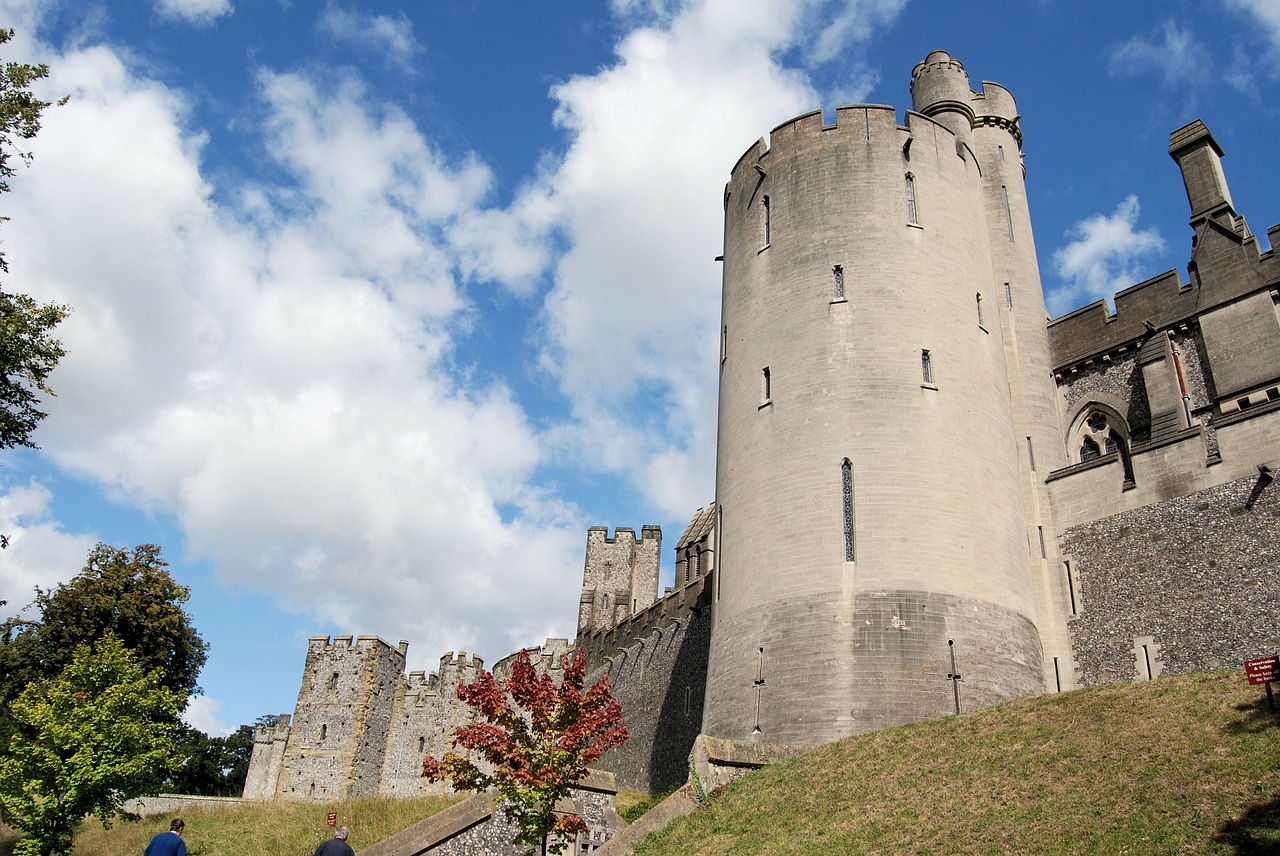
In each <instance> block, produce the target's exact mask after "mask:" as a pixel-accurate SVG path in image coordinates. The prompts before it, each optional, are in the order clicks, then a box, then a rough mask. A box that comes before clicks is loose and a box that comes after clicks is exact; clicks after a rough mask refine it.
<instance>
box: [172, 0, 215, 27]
mask: <svg viewBox="0 0 1280 856" xmlns="http://www.w3.org/2000/svg"><path fill="white" fill-rule="evenodd" d="M156 11H157V12H159V13H160V16H161V17H163V18H173V19H177V20H182V21H186V22H187V23H188V24H194V25H196V26H198V27H202V26H206V25H208V24H212V23H213V22H214V21H216V20H217V19H218V18H221V17H222V16H223V15H230V14H231V13H232V12H234V11H235V8H234V7H233V6H232V5H231V2H230V0H156Z"/></svg>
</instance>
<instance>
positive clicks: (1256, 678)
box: [1244, 657, 1278, 684]
mask: <svg viewBox="0 0 1280 856" xmlns="http://www.w3.org/2000/svg"><path fill="white" fill-rule="evenodd" d="M1276 662H1277V658H1276V657H1260V658H1259V659H1257V660H1245V661H1244V673H1245V675H1246V676H1247V677H1248V678H1249V683H1251V684H1269V683H1271V682H1272V681H1274V680H1276V679H1277V677H1278V676H1277V674H1276V672H1277V669H1276Z"/></svg>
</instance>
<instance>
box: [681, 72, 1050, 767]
mask: <svg viewBox="0 0 1280 856" xmlns="http://www.w3.org/2000/svg"><path fill="white" fill-rule="evenodd" d="M913 93H914V95H915V105H914V106H915V109H916V110H917V111H919V112H918V113H909V114H908V115H907V124H906V125H905V126H901V125H899V124H898V123H897V119H896V116H895V114H894V111H893V109H892V108H889V107H883V106H876V105H858V106H848V107H841V108H839V109H838V110H837V121H836V124H835V125H830V126H827V125H824V124H823V119H822V114H821V113H820V112H814V113H810V114H807V115H804V116H800V117H798V118H796V119H793V120H791V121H790V122H786V123H784V124H782V125H780V126H778V127H777V128H775V129H774V130H773V132H772V134H771V138H770V140H769V143H768V145H766V144H765V142H764V141H763V140H761V141H760V142H758V143H757V144H756V145H755V146H753V147H752V148H751V149H749V150H748V151H747V152H746V154H744V155H743V156H742V158H741V159H740V160H739V161H738V163H737V165H736V166H735V167H734V169H733V172H732V175H731V178H730V180H729V184H728V187H727V189H726V195H725V238H724V241H725V244H724V286H723V308H722V317H723V325H724V326H723V329H722V338H721V375H720V400H719V408H720V409H719V438H718V452H717V475H716V496H717V504H718V509H717V510H718V512H719V525H720V527H721V531H720V533H719V541H718V542H719V543H720V544H721V551H720V554H719V556H718V565H717V572H716V581H715V590H714V592H713V601H714V612H713V615H714V626H713V630H712V644H711V660H710V668H709V675H708V687H707V701H706V707H705V711H704V721H703V731H704V732H705V733H707V734H710V735H712V736H716V737H723V738H728V739H735V740H748V739H753V738H754V739H762V740H765V741H769V742H779V743H796V744H808V745H813V744H818V743H822V742H826V741H829V740H833V739H836V738H838V737H841V736H846V735H849V734H853V733H858V732H861V731H867V730H871V729H875V728H881V727H885V726H890V725H895V724H900V723H905V722H912V721H917V720H921V719H927V718H932V717H937V716H942V715H945V714H948V713H952V712H954V711H956V710H957V708H959V709H971V708H974V707H979V706H984V705H988V704H993V703H996V702H999V701H1002V700H1005V699H1009V698H1013V697H1016V696H1021V695H1027V694H1031V693H1037V692H1043V691H1045V690H1046V689H1053V688H1054V687H1055V686H1057V685H1066V686H1069V685H1070V676H1069V662H1070V661H1069V657H1068V656H1067V653H1066V652H1067V646H1066V636H1065V620H1064V619H1063V618H1061V617H1060V616H1059V614H1060V613H1061V612H1062V607H1061V602H1062V591H1061V588H1062V586H1061V585H1060V581H1059V580H1058V578H1057V577H1058V575H1057V574H1056V567H1057V561H1056V552H1055V547H1054V542H1055V538H1054V532H1053V528H1052V522H1051V521H1048V520H1046V519H1043V518H1042V517H1041V516H1040V509H1041V508H1047V496H1046V495H1045V494H1044V491H1043V487H1044V486H1043V473H1047V472H1049V470H1050V469H1053V468H1056V467H1059V466H1062V465H1063V460H1062V458H1063V452H1062V451H1061V447H1062V444H1061V442H1060V441H1055V440H1054V439H1053V438H1054V435H1055V432H1057V430H1058V429H1057V427H1056V426H1057V420H1056V416H1055V414H1054V412H1053V408H1054V404H1053V402H1054V399H1053V394H1054V393H1053V387H1052V380H1051V376H1050V373H1049V366H1048V349H1047V345H1046V334H1045V331H1044V323H1045V312H1044V302H1043V298H1042V297H1041V292H1040V282H1039V275H1038V269H1037V264H1036V259H1035V250H1034V246H1033V243H1032V237H1031V230H1030V219H1029V217H1028V215H1027V208H1026V195H1025V192H1024V189H1023V183H1022V182H1023V174H1022V165H1021V160H1020V144H1021V132H1020V130H1019V128H1018V123H1017V114H1016V111H1015V108H1014V104H1013V99H1012V97H1011V96H1010V95H1009V93H1008V92H1007V91H1006V90H1004V89H1003V88H1002V87H999V86H996V85H994V84H987V85H986V86H985V87H984V90H983V92H981V93H974V92H972V91H970V88H969V82H968V76H967V75H966V74H965V71H964V67H963V66H962V65H961V64H960V63H959V62H957V61H955V60H953V59H952V58H951V57H949V56H948V55H947V54H946V53H945V52H942V51H934V52H933V53H931V54H929V57H928V58H927V59H926V60H925V62H923V63H921V64H920V65H918V66H917V67H916V70H915V73H914V74H913ZM1024 345H1025V346H1026V347H1025V349H1027V350H1032V351H1035V354H1034V355H1033V357H1032V358H1031V359H1029V360H1028V359H1026V358H1024V356H1023V354H1022V350H1020V349H1023V347H1024ZM1036 457H1040V460H1039V461H1037V460H1035V458H1036ZM1037 467H1039V469H1040V472H1041V475H1040V476H1039V477H1037V475H1036V469H1037ZM1042 544H1043V545H1044V547H1043V548H1042V547H1041V545H1042ZM1046 631H1047V632H1046ZM1059 659H1061V665H1060V666H1059V672H1060V673H1061V675H1060V677H1058V678H1054V677H1051V674H1052V672H1051V670H1052V669H1053V668H1054V665H1055V664H1056V663H1057V662H1058V660H1059Z"/></svg>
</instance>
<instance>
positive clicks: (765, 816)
mask: <svg viewBox="0 0 1280 856" xmlns="http://www.w3.org/2000/svg"><path fill="white" fill-rule="evenodd" d="M636 853H638V854H669V853H679V854H708V855H710V854H716V856H720V854H730V853H732V854H804V853H814V854H816V853H822V854H836V853H839V854H845V853H917V854H949V853H1036V854H1068V853H1070V854H1077V853H1098V854H1104V853H1105V854H1115V853H1215V854H1252V853H1280V720H1278V719H1277V717H1276V715H1275V714H1273V713H1272V712H1271V711H1270V710H1269V709H1268V707H1267V702H1266V695H1265V689H1264V688H1263V687H1251V686H1248V684H1247V683H1246V681H1245V678H1244V675H1243V674H1242V673H1241V672H1240V671H1232V672H1220V673H1215V674H1208V675H1204V674H1202V675H1188V676H1180V677H1171V678H1161V679H1160V680H1158V681H1154V682H1150V683H1143V684H1136V685H1118V686H1109V687H1100V688H1094V689H1089V690H1081V691H1077V692H1072V693H1065V694H1062V695H1050V696H1039V697H1033V698H1026V699H1020V700H1018V701H1014V702H1010V703H1008V704H1005V705H1001V706H999V707H996V708H989V709H987V710H983V711H978V712H975V713H970V714H963V715H960V716H953V717H948V718H946V719H942V720H937V721H934V722H928V723H922V724H919V725H912V726H907V727H903V728H894V729H890V730H887V731H881V732H876V733H873V734H867V735H862V736H860V737H855V738H851V739H848V740H844V741H841V742H839V743H833V744H830V745H827V746H823V747H821V748H819V749H816V750H814V751H812V752H808V753H805V754H803V755H799V756H796V757H794V758H791V759H789V760H787V761H785V762H783V763H780V764H778V765H776V766H773V767H769V768H765V769H763V770H760V771H759V772H757V773H754V774H752V775H750V776H747V777H746V778H744V779H742V780H740V781H739V782H737V783H735V784H734V785H733V786H731V787H730V788H728V789H726V790H725V791H723V792H721V793H719V794H717V795H715V796H713V797H712V798H711V799H710V800H708V801H707V802H706V803H705V804H704V805H702V806H700V807H699V809H698V810H697V811H696V812H695V813H694V814H693V815H691V816H689V817H687V818H684V819H683V820H680V821H677V822H676V823H674V824H672V825H671V826H670V827H668V828H667V829H666V830H664V831H663V832H662V833H659V834H657V835H655V836H651V837H650V838H648V839H646V840H645V842H643V843H642V844H641V846H640V847H638V848H637V849H636Z"/></svg>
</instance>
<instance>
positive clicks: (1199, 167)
mask: <svg viewBox="0 0 1280 856" xmlns="http://www.w3.org/2000/svg"><path fill="white" fill-rule="evenodd" d="M1169 157H1171V158H1173V159H1174V160H1175V161H1176V162H1177V164H1178V169H1180V170H1182V183H1183V184H1184V185H1186V188H1187V201H1189V202H1190V203H1191V222H1192V223H1193V224H1194V223H1195V222H1196V221H1197V220H1199V219H1201V218H1203V217H1204V216H1206V215H1208V214H1212V213H1214V212H1215V211H1216V210H1217V209H1219V208H1221V207H1222V206H1224V205H1225V206H1226V207H1227V208H1228V209H1230V210H1231V211H1232V213H1234V206H1233V205H1232V203H1231V191H1230V190H1228V189H1227V177H1226V175H1225V174H1224V173H1223V172H1222V147H1221V146H1219V145H1218V141H1217V140H1215V139H1214V138H1213V134H1211V133H1209V129H1208V128H1207V127H1205V124H1204V122H1201V121H1200V120H1199V119H1196V120H1195V121H1194V122H1192V123H1190V124H1188V125H1184V126H1183V127H1181V128H1179V129H1178V130H1176V131H1174V132H1173V133H1172V134H1171V135H1170V137H1169Z"/></svg>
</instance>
